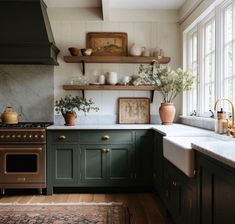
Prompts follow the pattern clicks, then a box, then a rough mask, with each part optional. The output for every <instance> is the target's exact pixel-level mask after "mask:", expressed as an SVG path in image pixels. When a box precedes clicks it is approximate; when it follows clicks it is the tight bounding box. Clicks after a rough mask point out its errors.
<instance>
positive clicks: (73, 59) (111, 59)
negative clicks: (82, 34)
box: [64, 56, 170, 64]
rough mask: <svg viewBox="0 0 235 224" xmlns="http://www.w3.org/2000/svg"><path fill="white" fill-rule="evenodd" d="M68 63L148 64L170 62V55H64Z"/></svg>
mask: <svg viewBox="0 0 235 224" xmlns="http://www.w3.org/2000/svg"><path fill="white" fill-rule="evenodd" d="M64 61H65V62H67V63H81V62H85V63H137V64H141V63H143V64H148V63H151V62H153V61H158V62H159V63H161V64H167V63H169V62H170V57H162V58H158V57H142V56H141V57H137V56H136V57H135V56H64Z"/></svg>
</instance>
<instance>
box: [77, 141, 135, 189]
mask: <svg viewBox="0 0 235 224" xmlns="http://www.w3.org/2000/svg"><path fill="white" fill-rule="evenodd" d="M131 153H132V145H93V144H89V145H81V182H82V184H86V186H115V187H117V186H120V185H121V184H128V183H129V182H130V177H131Z"/></svg>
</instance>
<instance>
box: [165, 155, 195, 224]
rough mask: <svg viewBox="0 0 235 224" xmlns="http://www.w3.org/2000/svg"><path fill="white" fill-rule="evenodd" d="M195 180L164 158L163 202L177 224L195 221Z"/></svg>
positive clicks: (189, 223) (193, 223) (187, 223)
mask: <svg viewBox="0 0 235 224" xmlns="http://www.w3.org/2000/svg"><path fill="white" fill-rule="evenodd" d="M195 186H196V180H195V179H194V178H188V177H187V176H185V175H184V174H183V173H182V172H181V171H180V170H178V169H177V168H176V167H175V166H174V165H172V164H171V163H170V162H169V161H167V160H166V159H164V195H163V200H164V203H165V205H166V207H167V209H168V211H169V213H170V215H171V216H172V217H173V219H174V221H175V223H178V224H182V223H183V224H196V223H197V190H196V187H195Z"/></svg>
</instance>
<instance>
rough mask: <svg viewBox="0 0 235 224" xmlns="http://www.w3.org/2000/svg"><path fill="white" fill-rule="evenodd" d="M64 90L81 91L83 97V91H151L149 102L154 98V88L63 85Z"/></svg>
mask: <svg viewBox="0 0 235 224" xmlns="http://www.w3.org/2000/svg"><path fill="white" fill-rule="evenodd" d="M63 89H64V90H81V91H82V95H83V97H84V91H85V90H104V91H106V90H109V91H111V90H116V91H119V90H126V91H128V90H129V91H151V92H150V93H151V96H150V98H151V102H152V101H153V96H154V90H155V87H154V86H130V85H126V86H124V85H63Z"/></svg>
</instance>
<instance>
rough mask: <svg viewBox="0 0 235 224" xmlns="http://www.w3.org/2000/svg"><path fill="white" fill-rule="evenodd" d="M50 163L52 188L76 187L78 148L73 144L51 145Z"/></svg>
mask: <svg viewBox="0 0 235 224" xmlns="http://www.w3.org/2000/svg"><path fill="white" fill-rule="evenodd" d="M53 149H54V150H53V157H54V161H51V162H52V167H53V173H54V174H55V175H54V186H71V185H76V183H77V181H78V167H79V166H78V165H79V162H78V146H77V145H75V144H66V145H53Z"/></svg>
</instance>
